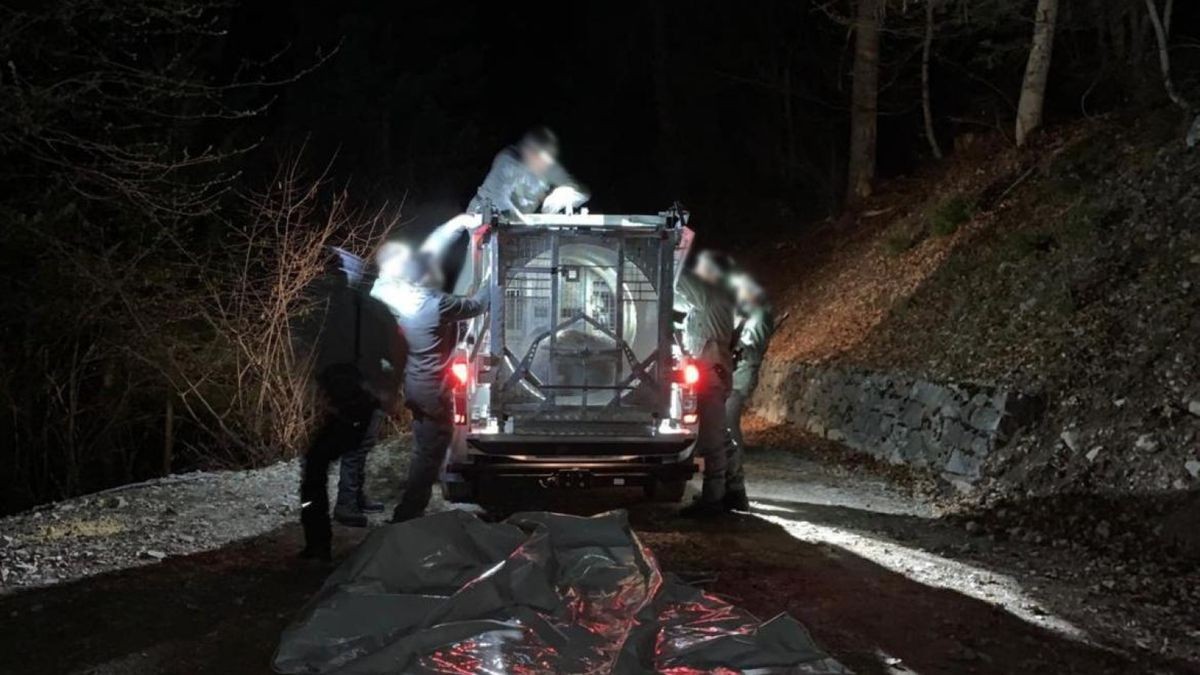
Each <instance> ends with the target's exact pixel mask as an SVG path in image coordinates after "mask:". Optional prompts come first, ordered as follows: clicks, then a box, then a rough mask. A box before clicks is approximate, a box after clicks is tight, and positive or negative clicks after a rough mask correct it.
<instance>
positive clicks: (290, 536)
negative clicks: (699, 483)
mask: <svg viewBox="0 0 1200 675" xmlns="http://www.w3.org/2000/svg"><path fill="white" fill-rule="evenodd" d="M404 447H405V444H404V442H403V441H401V442H397V443H395V444H393V445H391V446H390V447H389V448H387V449H385V450H382V451H379V452H377V453H376V454H375V456H373V458H372V463H371V476H372V478H371V487H372V490H373V492H374V493H375V494H376V495H378V496H380V497H384V498H386V497H389V496H390V495H391V491H390V489H389V488H391V487H392V486H394V485H395V483H396V479H395V477H396V476H397V475H400V474H402V473H403V469H404V464H405V461H406V457H405V454H406V453H405V452H404V451H403V449H404ZM810 450H811V448H808V447H805V446H804V444H803V443H800V444H799V445H798V446H795V447H787V448H775V449H769V450H760V451H757V452H754V453H752V454H751V455H750V457H749V460H748V463H747V464H748V478H749V484H750V486H751V501H752V507H753V508H752V512H751V513H747V514H735V515H730V516H728V517H725V518H721V519H717V520H714V521H710V522H704V523H694V522H691V521H686V520H681V519H679V518H676V517H675V516H674V514H673V509H672V508H670V507H666V506H661V505H634V504H628V503H627V504H626V505H627V506H629V508H630V509H631V516H632V520H633V522H634V525H635V527H636V528H637V529H638V532H639V535H640V536H641V537H642V538H643V541H644V542H645V543H647V544H648V545H649V546H650V547H651V549H652V550H653V551H654V552H655V554H656V555H657V556H658V557H659V558H660V561H661V563H662V565H663V567H664V569H666V570H668V571H672V572H675V573H677V574H680V575H682V576H684V577H685V578H687V579H689V580H692V581H693V582H694V583H699V584H702V585H704V586H705V587H706V588H708V590H710V591H711V592H714V593H717V594H720V595H723V596H728V597H729V598H731V599H732V600H734V601H735V602H736V604H738V605H741V606H743V607H745V608H747V609H749V610H750V611H752V612H755V613H756V614H758V615H759V616H760V617H764V618H766V617H769V616H771V615H773V614H775V613H778V612H782V611H786V612H789V613H791V614H792V615H793V616H795V617H797V618H798V619H799V620H800V621H802V622H803V623H804V624H805V625H806V626H808V627H809V629H810V630H811V631H812V632H813V634H814V636H815V637H816V638H817V639H818V641H820V642H821V643H823V644H824V645H826V647H827V648H829V649H830V650H831V651H832V652H833V654H834V655H835V656H836V657H837V658H838V659H839V660H841V661H842V662H843V663H846V664H848V665H850V666H851V667H853V668H854V669H855V670H856V671H857V672H863V673H910V672H918V673H922V674H927V673H1012V672H1022V673H1041V672H1053V673H1140V672H1147V673H1151V672H1162V673H1176V672H1182V673H1188V672H1191V673H1200V648H1198V645H1200V633H1197V630H1198V627H1200V621H1197V616H1196V610H1195V607H1196V606H1197V600H1198V599H1197V597H1196V595H1195V591H1196V588H1197V587H1198V584H1197V581H1198V576H1197V574H1196V572H1195V571H1194V568H1176V567H1170V566H1161V567H1160V568H1159V569H1158V573H1157V574H1155V575H1144V574H1142V572H1141V569H1142V568H1141V567H1140V566H1141V565H1144V564H1145V563H1144V562H1131V561H1128V560H1122V559H1118V558H1108V557H1106V556H1105V555H1103V554H1102V553H1097V552H1094V551H1090V550H1088V549H1085V548H1080V547H1077V546H1075V545H1073V544H1066V545H1051V544H1037V543H1033V542H1030V541H1025V540H1023V539H1019V538H1013V539H1006V538H1003V537H996V536H994V535H988V534H984V533H985V532H986V531H987V529H986V528H984V527H981V526H979V525H975V526H973V527H972V526H971V524H970V523H967V524H964V523H962V522H961V521H959V520H956V519H955V518H950V517H945V516H944V515H943V514H942V512H941V510H940V509H939V508H938V506H936V505H934V504H932V503H930V502H929V501H927V500H926V499H924V498H923V497H922V496H921V494H922V493H923V492H924V491H922V490H917V489H916V488H914V487H913V486H912V484H911V483H907V482H904V481H899V482H896V481H894V480H891V479H889V478H887V477H884V475H881V474H880V473H878V472H875V471H872V470H870V469H869V468H867V467H864V466H862V465H857V466H856V465H853V464H845V463H839V462H831V461H829V460H828V453H825V452H813V451H810ZM296 470H297V468H296V466H295V465H294V464H280V465H276V466H273V467H268V468H266V469H262V470H259V471H253V472H239V473H208V474H196V475H191V476H183V477H179V478H175V479H171V480H170V481H167V482H157V483H150V484H145V485H139V486H131V487H128V488H126V489H123V490H119V491H114V492H109V493H104V494H101V495H95V496H92V497H88V498H82V499H77V500H72V501H70V502H66V503H62V504H58V505H54V506H53V507H50V508H45V509H42V510H40V511H38V512H35V513H26V514H21V515H18V516H14V517H11V518H7V519H5V520H3V521H0V532H3V536H4V539H3V547H2V548H0V565H2V568H3V570H4V578H5V579H6V582H5V583H6V593H5V594H4V595H3V596H0V672H3V673H121V674H127V675H134V674H143V673H146V674H148V673H164V672H165V673H176V672H178V673H242V672H245V673H261V672H268V668H267V664H268V663H269V660H270V655H271V652H272V650H273V648H274V644H275V642H276V640H277V639H278V635H279V632H280V630H281V629H282V628H283V626H284V625H285V624H286V623H287V621H288V620H289V618H290V617H291V616H292V615H293V614H294V613H295V612H296V611H297V610H298V609H299V607H300V606H301V605H302V604H303V603H304V602H305V601H306V600H307V598H308V597H310V596H311V594H312V593H313V592H314V591H315V590H316V588H317V587H318V586H319V585H320V583H321V581H322V580H323V579H324V577H325V576H326V575H327V574H328V572H329V569H328V568H326V567H322V566H319V565H313V564H306V563H301V562H300V561H298V560H296V559H295V558H294V554H295V552H296V551H297V550H298V549H299V547H300V539H301V535H300V531H299V527H298V526H297V525H296V519H297V504H296V502H295V496H294V493H295V481H296ZM617 500H618V501H614V502H613V503H607V504H602V503H599V502H596V503H593V502H590V501H589V502H588V503H586V504H581V503H580V501H579V500H572V502H571V503H570V504H564V505H562V506H563V508H562V510H574V511H580V510H585V511H586V510H595V509H600V508H609V507H611V506H614V505H619V497H617ZM602 501H603V500H602ZM568 507H569V508H568ZM435 508H446V505H445V504H444V503H441V502H437V503H435ZM363 532H364V531H363V530H351V529H348V528H340V527H339V528H337V531H336V546H337V555H339V556H342V555H345V553H346V552H347V551H348V550H349V549H350V548H351V547H353V546H354V545H355V544H356V543H357V542H358V541H360V540H361V537H362V536H363ZM1131 575H1132V576H1134V577H1136V578H1137V579H1138V581H1137V582H1136V583H1127V582H1126V578H1127V577H1129V576H1131ZM1110 581H1111V582H1112V583H1106V582H1110Z"/></svg>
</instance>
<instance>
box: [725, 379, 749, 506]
mask: <svg viewBox="0 0 1200 675" xmlns="http://www.w3.org/2000/svg"><path fill="white" fill-rule="evenodd" d="M745 405H746V397H745V396H744V395H743V394H742V393H741V392H739V391H736V390H735V391H732V392H730V394H729V398H728V399H726V401H725V424H726V427H727V428H728V430H729V439H728V447H729V461H728V463H727V466H726V469H725V489H726V490H729V491H737V490H741V491H743V492H744V491H745V490H746V474H745V472H744V470H743V467H742V462H743V461H744V459H745V452H746V444H745V442H744V441H743V439H742V410H743V409H744V408H745Z"/></svg>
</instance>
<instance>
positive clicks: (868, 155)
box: [846, 0, 883, 207]
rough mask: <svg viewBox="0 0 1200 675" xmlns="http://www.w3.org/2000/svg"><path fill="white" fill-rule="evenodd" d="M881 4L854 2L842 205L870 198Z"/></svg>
mask: <svg viewBox="0 0 1200 675" xmlns="http://www.w3.org/2000/svg"><path fill="white" fill-rule="evenodd" d="M882 9H883V0H858V17H857V19H855V22H854V88H853V93H852V95H851V96H852V100H851V103H850V155H849V157H848V159H847V179H848V180H847V185H846V204H847V206H851V207H853V206H856V205H857V204H858V203H859V202H861V201H862V200H863V199H865V198H867V197H870V196H871V187H872V185H871V183H872V181H873V180H874V179H875V150H876V148H875V141H876V137H877V135H878V127H877V125H878V119H877V117H878V111H879V110H878V109H879V23H880V17H881V11H882Z"/></svg>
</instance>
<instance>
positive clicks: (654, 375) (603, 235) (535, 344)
mask: <svg viewBox="0 0 1200 675" xmlns="http://www.w3.org/2000/svg"><path fill="white" fill-rule="evenodd" d="M490 220H491V222H490V223H489V224H490V225H491V227H489V229H488V231H487V233H486V235H485V240H484V244H483V245H484V247H485V248H486V249H487V255H488V259H487V261H486V262H487V266H488V273H489V275H490V277H491V279H490V287H491V288H490V297H491V311H490V313H489V320H488V322H487V330H488V332H489V336H488V337H489V339H488V340H487V342H488V351H489V354H488V358H487V365H488V368H490V369H499V368H500V366H501V365H502V364H504V363H505V362H506V360H511V362H512V363H513V365H514V366H515V367H514V368H513V369H512V370H513V372H512V373H510V374H509V375H508V376H507V377H506V378H504V381H503V382H500V381H498V380H495V381H493V386H494V387H497V388H496V389H494V390H493V394H492V398H491V401H492V405H493V412H494V413H495V414H497V415H498V416H501V417H505V416H507V415H508V414H509V412H513V413H517V412H519V411H520V410H519V409H525V412H528V408H527V406H526V405H516V404H512V403H511V402H510V404H509V405H508V406H507V408H508V409H506V406H505V403H504V397H503V393H504V392H507V391H510V390H511V388H512V387H513V386H514V385H516V384H518V383H521V384H522V385H523V386H525V388H526V389H527V390H530V388H532V391H533V392H534V395H535V397H536V398H538V399H540V403H539V404H538V405H537V406H536V408H538V409H541V410H546V411H551V410H554V409H556V408H557V407H558V399H559V397H560V395H561V394H560V390H562V389H572V390H576V391H581V394H580V396H581V399H582V402H583V405H582V406H577V408H578V409H579V412H580V414H581V415H582V419H588V420H589V421H595V420H594V419H592V416H589V415H587V413H588V412H596V413H600V414H601V415H602V414H603V413H602V412H601V411H604V410H611V408H614V407H616V408H620V407H622V397H623V396H624V395H625V394H626V393H628V392H630V391H633V390H635V388H636V387H635V386H634V384H635V383H637V384H638V386H649V387H651V388H652V389H653V390H654V391H655V392H656V394H657V396H656V397H655V399H656V400H655V401H654V404H653V408H654V409H653V411H652V415H653V416H654V417H655V418H659V419H661V418H663V417H664V416H666V415H667V414H668V412H669V410H668V409H669V405H670V404H669V394H670V393H669V391H665V390H664V391H659V390H661V389H663V386H664V384H665V383H668V382H669V381H670V370H671V368H672V367H673V364H672V363H671V360H670V359H669V358H661V354H662V353H663V352H662V350H663V349H664V348H667V346H669V345H670V344H672V342H673V340H674V327H673V320H672V309H673V306H674V281H675V273H676V270H675V249H676V246H677V245H678V244H679V242H680V241H681V233H682V232H683V231H684V228H683V227H682V225H683V224H684V223H685V217H684V216H683V215H682V214H681V213H680V212H678V211H674V210H673V211H668V212H664V213H660V214H658V215H653V216H645V215H600V214H597V215H590V214H583V215H543V214H538V215H528V216H525V217H524V220H523V222H513V223H509V222H496V221H495V219H494V218H492V219H490ZM481 222H486V221H484V219H483V218H481ZM522 234H529V235H538V236H546V235H549V239H550V265H549V267H548V268H546V267H544V266H539V267H523V268H522V269H523V271H525V272H527V273H533V274H538V273H548V274H549V275H550V307H549V316H548V319H549V323H550V325H549V326H548V327H547V328H546V330H545V331H544V332H542V333H540V334H538V335H536V337H535V338H534V339H533V340H532V342H531V343H530V345H529V347H528V349H527V350H526V352H525V354H523V355H521V356H520V358H519V361H518V356H517V355H516V354H515V353H513V352H512V351H511V350H510V349H509V347H508V345H507V344H506V341H505V332H506V331H505V312H506V288H507V285H508V281H509V280H508V279H507V277H506V272H507V264H511V261H505V260H504V252H503V248H502V246H503V244H502V240H503V237H502V235H515V236H520V235H522ZM574 235H578V239H580V240H588V239H597V238H598V239H601V240H603V239H608V238H610V237H611V238H613V239H615V240H616V242H615V247H616V265H615V276H616V287H615V288H614V289H612V293H613V318H612V321H613V323H614V325H613V326H612V327H605V326H604V325H602V324H601V323H600V322H599V321H597V320H596V319H595V318H594V317H591V316H588V315H587V313H586V311H587V310H586V307H585V309H584V310H583V311H581V312H579V313H578V314H577V315H575V316H572V317H569V318H567V319H565V320H560V319H561V316H562V314H561V312H562V308H561V306H560V305H561V303H562V289H561V287H560V286H561V284H562V279H563V273H564V270H563V266H562V264H561V247H562V246H563V244H564V243H565V242H567V241H573V240H575V239H576V237H575V236H574ZM630 238H637V239H642V240H645V239H651V238H653V239H657V240H658V246H657V260H656V261H655V262H656V267H657V270H656V273H655V274H654V275H653V276H654V278H649V277H648V278H647V281H648V282H650V283H653V284H654V286H656V288H655V291H656V300H655V302H656V305H657V308H656V309H657V311H656V318H657V327H656V330H657V335H658V340H657V344H658V346H657V348H656V349H655V350H654V351H653V352H652V353H651V354H649V355H648V356H647V358H645V359H643V360H641V361H639V360H638V358H637V355H636V354H635V353H634V350H633V348H632V347H631V346H630V345H629V344H628V343H627V342H626V340H625V339H624V331H625V326H626V316H625V314H626V300H625V293H624V291H625V282H626V269H625V266H626V265H627V264H629V263H630V258H629V257H628V253H627V248H626V242H627V240H628V239H630ZM651 255H653V254H651ZM605 267H607V265H605ZM580 322H583V323H585V324H587V325H589V326H591V327H592V328H594V329H596V330H597V331H599V332H600V333H601V334H603V335H605V336H607V337H608V338H609V339H611V340H613V342H614V343H615V344H616V349H615V350H612V351H613V352H614V353H615V352H620V355H623V356H624V358H621V357H620V356H617V358H615V374H614V376H613V381H612V383H611V384H604V385H600V384H588V383H587V381H586V376H585V381H584V382H583V384H582V385H580V384H557V383H554V382H553V380H551V381H550V382H541V381H540V380H538V378H536V377H535V376H533V373H532V372H531V366H532V363H533V360H534V358H535V356H536V354H537V352H538V349H539V348H540V347H541V346H542V344H543V342H544V341H545V340H546V339H547V338H548V339H549V350H550V353H551V354H552V355H555V354H557V351H558V350H557V338H558V333H559V332H560V331H562V330H564V329H565V328H567V327H569V326H572V325H575V324H577V323H580ZM552 358H553V357H552ZM626 361H627V362H628V366H629V368H628V370H626V368H625V362H626ZM651 366H653V369H651ZM590 390H594V391H602V390H603V391H614V392H615V393H614V395H613V398H612V399H611V400H610V401H609V402H608V403H607V404H603V405H599V406H591V407H589V406H588V405H587V395H588V391H590ZM593 408H594V410H593ZM630 412H632V411H630Z"/></svg>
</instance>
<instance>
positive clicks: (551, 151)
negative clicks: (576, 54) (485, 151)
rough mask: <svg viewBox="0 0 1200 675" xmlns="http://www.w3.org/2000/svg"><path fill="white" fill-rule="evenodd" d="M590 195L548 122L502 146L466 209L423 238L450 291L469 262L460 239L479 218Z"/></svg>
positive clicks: (568, 203)
mask: <svg viewBox="0 0 1200 675" xmlns="http://www.w3.org/2000/svg"><path fill="white" fill-rule="evenodd" d="M588 198H589V195H588V194H587V192H585V191H584V189H583V187H581V186H580V185H579V183H578V182H577V181H576V180H575V179H574V178H573V177H571V174H569V173H567V170H566V169H564V168H563V166H562V165H561V164H559V163H558V137H557V136H556V135H555V134H554V132H553V131H551V130H550V129H547V128H546V127H537V128H534V129H531V130H529V131H528V132H526V133H525V135H524V136H523V137H522V138H521V140H520V141H518V142H517V143H516V144H515V145H510V146H508V147H507V148H504V149H503V150H501V151H500V152H499V153H498V154H497V155H496V158H495V159H494V160H492V168H491V170H490V171H488V174H487V176H486V177H485V178H484V179H483V183H482V184H481V185H480V186H479V189H478V190H476V191H475V196H474V197H472V198H471V202H470V203H469V204H468V205H467V210H466V212H465V213H463V214H462V215H459V216H455V217H454V218H451V219H450V220H448V221H446V222H445V223H443V224H441V225H439V226H438V227H436V228H434V230H433V232H431V233H429V235H428V236H427V237H425V240H424V241H423V242H422V243H421V252H423V253H427V254H429V255H430V256H432V257H433V260H434V261H435V262H436V264H437V265H438V266H439V267H440V268H441V272H442V275H443V277H444V278H445V279H446V280H447V281H448V287H447V288H446V289H445V290H447V291H450V290H452V289H453V286H454V283H455V281H456V279H457V277H458V275H459V272H460V271H461V270H462V268H463V265H464V263H465V261H464V259H463V257H464V255H466V254H465V253H462V252H459V251H458V249H457V247H456V245H458V244H461V243H462V241H463V238H462V235H463V233H464V232H467V231H469V230H470V229H472V228H473V227H475V226H477V225H478V224H479V222H478V220H479V219H478V216H479V215H480V214H484V215H485V216H487V215H488V213H487V212H488V211H489V209H494V210H495V211H496V212H497V213H499V214H500V217H502V218H505V219H508V220H516V221H524V220H525V214H528V213H538V212H539V211H540V212H541V213H563V212H565V211H573V210H575V209H577V208H579V207H580V206H582V205H583V204H584V203H586V202H587V200H588Z"/></svg>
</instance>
